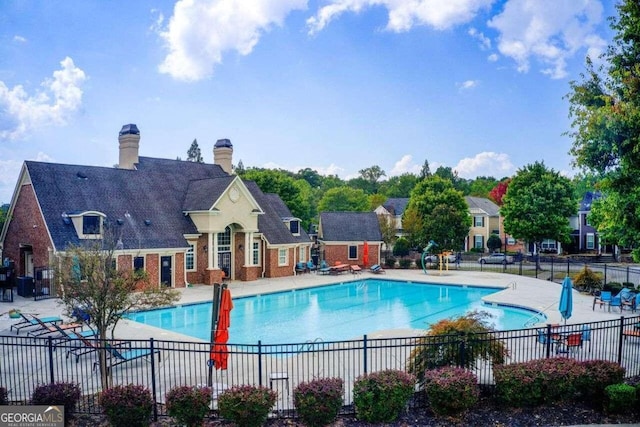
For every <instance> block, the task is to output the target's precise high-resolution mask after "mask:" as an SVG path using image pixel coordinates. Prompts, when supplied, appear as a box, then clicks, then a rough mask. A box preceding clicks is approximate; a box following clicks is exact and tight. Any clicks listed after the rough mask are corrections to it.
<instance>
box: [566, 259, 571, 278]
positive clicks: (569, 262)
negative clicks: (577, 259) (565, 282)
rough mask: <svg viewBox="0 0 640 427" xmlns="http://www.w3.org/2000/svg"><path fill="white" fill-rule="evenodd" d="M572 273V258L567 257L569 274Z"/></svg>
mask: <svg viewBox="0 0 640 427" xmlns="http://www.w3.org/2000/svg"><path fill="white" fill-rule="evenodd" d="M570 274H571V259H569V258H567V276H569V275H570Z"/></svg>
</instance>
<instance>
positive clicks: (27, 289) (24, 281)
mask: <svg viewBox="0 0 640 427" xmlns="http://www.w3.org/2000/svg"><path fill="white" fill-rule="evenodd" d="M18 295H20V296H21V297H25V298H31V297H33V277H29V276H24V277H18Z"/></svg>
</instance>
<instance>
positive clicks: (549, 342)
mask: <svg viewBox="0 0 640 427" xmlns="http://www.w3.org/2000/svg"><path fill="white" fill-rule="evenodd" d="M546 334H547V340H546V344H547V359H548V358H550V357H551V324H549V323H547V332H546Z"/></svg>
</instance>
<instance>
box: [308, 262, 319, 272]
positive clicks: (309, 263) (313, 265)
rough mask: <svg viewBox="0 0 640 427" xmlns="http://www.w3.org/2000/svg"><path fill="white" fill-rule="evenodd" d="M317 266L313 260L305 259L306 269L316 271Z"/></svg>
mask: <svg viewBox="0 0 640 427" xmlns="http://www.w3.org/2000/svg"><path fill="white" fill-rule="evenodd" d="M317 269H318V267H316V265H315V264H314V263H313V261H311V260H309V261H307V270H308V271H317Z"/></svg>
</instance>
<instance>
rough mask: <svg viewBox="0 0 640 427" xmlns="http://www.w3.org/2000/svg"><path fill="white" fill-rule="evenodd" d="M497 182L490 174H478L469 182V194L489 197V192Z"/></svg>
mask: <svg viewBox="0 0 640 427" xmlns="http://www.w3.org/2000/svg"><path fill="white" fill-rule="evenodd" d="M497 184H498V180H497V179H495V178H494V177H492V176H479V177H477V178H476V179H474V180H472V181H471V182H470V183H469V196H475V197H484V198H487V197H489V193H490V192H491V190H493V188H494V187H495V186H496V185H497Z"/></svg>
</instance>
